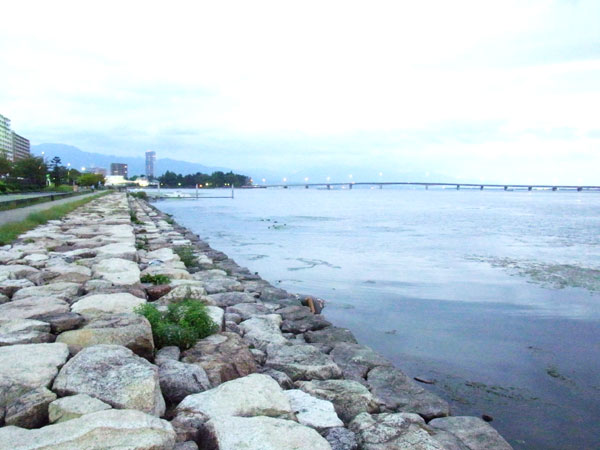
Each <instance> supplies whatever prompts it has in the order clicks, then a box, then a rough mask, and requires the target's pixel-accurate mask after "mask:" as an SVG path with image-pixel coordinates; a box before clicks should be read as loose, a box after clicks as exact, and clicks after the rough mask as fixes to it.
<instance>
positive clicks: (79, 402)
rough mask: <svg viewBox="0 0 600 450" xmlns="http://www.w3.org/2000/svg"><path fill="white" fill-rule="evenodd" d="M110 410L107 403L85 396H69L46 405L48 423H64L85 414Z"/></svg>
mask: <svg viewBox="0 0 600 450" xmlns="http://www.w3.org/2000/svg"><path fill="white" fill-rule="evenodd" d="M110 408H111V406H110V405H109V404H108V403H104V402H103V401H101V400H98V399H97V398H93V397H90V396H89V395H86V394H78V395H70V396H68V397H63V398H59V399H58V400H54V401H53V402H52V403H50V404H49V405H48V419H49V420H50V423H57V422H66V421H67V420H73V419H77V418H79V417H81V416H83V415H85V414H91V413H93V412H96V411H104V410H105V409H110Z"/></svg>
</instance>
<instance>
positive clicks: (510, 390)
mask: <svg viewBox="0 0 600 450" xmlns="http://www.w3.org/2000/svg"><path fill="white" fill-rule="evenodd" d="M216 192H217V193H219V194H221V193H222V191H216ZM202 193H203V194H205V195H208V194H209V192H208V191H202ZM235 194H236V195H235V197H236V198H235V199H234V200H231V199H200V200H167V201H161V202H158V203H156V205H157V206H158V207H159V208H160V209H161V210H163V211H165V212H167V213H170V214H173V216H174V217H175V219H176V220H177V221H178V222H179V223H180V224H182V225H184V226H187V227H188V228H190V229H191V230H193V231H194V232H196V233H198V234H199V235H200V237H202V238H203V239H205V240H206V241H207V242H209V243H210V245H211V246H212V247H214V248H216V249H218V250H221V251H224V252H225V253H227V254H228V255H229V256H230V257H232V258H233V259H235V260H236V261H237V262H238V264H240V265H243V266H246V267H248V268H250V269H251V270H252V271H256V272H259V274H260V275H261V276H262V277H263V278H265V279H266V280H268V281H270V282H271V283H273V284H274V285H276V286H280V287H282V288H284V289H287V290H289V291H290V292H298V293H304V294H313V295H317V296H319V297H322V298H324V299H326V300H327V301H328V302H327V306H326V309H325V310H324V315H325V316H326V317H327V318H328V319H329V320H331V321H332V322H333V323H334V324H335V325H338V326H343V327H347V328H349V329H351V330H352V331H353V332H354V334H355V335H356V337H357V338H358V339H359V342H361V343H363V344H366V345H369V346H371V347H373V348H374V349H376V350H377V351H379V352H380V353H382V354H383V355H385V356H386V357H387V358H389V359H390V360H392V361H393V362H394V363H395V364H396V365H397V366H398V367H400V368H402V369H403V370H404V371H406V372H407V373H408V374H409V375H411V376H423V377H428V378H433V379H435V380H436V384H435V385H433V386H431V387H430V388H431V389H432V390H434V391H435V392H437V393H438V394H439V395H441V396H442V397H443V398H445V399H446V400H448V401H449V402H450V403H451V405H452V410H453V413H454V414H456V415H462V414H468V415H477V416H480V415H481V414H484V413H485V414H488V415H491V416H492V417H493V418H494V421H493V423H492V424H493V425H494V426H495V427H496V428H497V429H498V430H499V431H500V432H501V433H502V434H503V435H504V436H505V437H506V438H507V439H508V440H509V442H510V443H511V444H512V445H513V446H514V447H515V448H518V449H526V448H527V449H528V448H543V449H592V448H596V449H597V448H599V447H600V444H599V443H600V425H599V421H600V235H599V231H600V193H586V192H581V193H576V192H524V191H515V192H504V191H479V190H477V191H474V190H460V191H456V190H429V191H425V190H410V189H383V190H379V189H375V190H371V189H357V188H355V189H353V190H331V191H327V190H316V189H309V190H306V189H286V190H284V189H269V190H265V189H257V190H238V191H236V193H235Z"/></svg>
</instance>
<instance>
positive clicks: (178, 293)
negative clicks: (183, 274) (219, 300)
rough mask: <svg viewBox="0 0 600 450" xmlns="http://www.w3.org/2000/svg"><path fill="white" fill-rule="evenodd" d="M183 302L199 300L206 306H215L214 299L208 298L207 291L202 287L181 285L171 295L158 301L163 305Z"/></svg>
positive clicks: (164, 296) (170, 292)
mask: <svg viewBox="0 0 600 450" xmlns="http://www.w3.org/2000/svg"><path fill="white" fill-rule="evenodd" d="M182 300H199V301H201V302H202V303H204V304H205V305H214V304H215V302H214V300H213V299H211V298H209V297H207V296H206V291H205V290H204V288H203V287H202V286H194V285H185V284H184V285H181V286H176V287H175V288H173V289H172V290H171V291H169V293H167V294H166V295H163V296H162V297H160V298H159V299H158V302H159V303H160V304H161V305H169V304H171V303H177V302H180V301H182Z"/></svg>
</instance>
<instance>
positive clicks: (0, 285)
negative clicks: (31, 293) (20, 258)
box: [0, 266, 35, 297]
mask: <svg viewBox="0 0 600 450" xmlns="http://www.w3.org/2000/svg"><path fill="white" fill-rule="evenodd" d="M10 267H14V266H10ZM31 286H35V284H34V283H32V282H31V281H29V280H26V279H24V278H22V279H18V280H10V279H8V280H4V281H2V282H0V294H2V295H6V296H7V297H12V296H13V294H14V293H15V292H17V291H18V290H20V289H23V288H27V287H31Z"/></svg>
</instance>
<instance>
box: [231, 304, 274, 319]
mask: <svg viewBox="0 0 600 450" xmlns="http://www.w3.org/2000/svg"><path fill="white" fill-rule="evenodd" d="M226 312H227V313H228V314H237V315H239V316H240V317H241V320H248V319H251V318H252V317H255V316H264V315H266V314H270V313H271V312H272V311H271V309H270V308H268V307H266V306H265V305H262V304H260V303H238V304H237V305H233V306H229V307H228V308H227V310H226ZM280 318H281V316H280ZM280 322H281V320H280Z"/></svg>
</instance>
